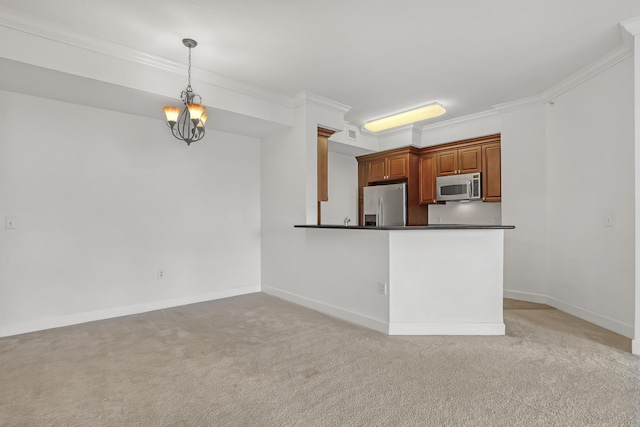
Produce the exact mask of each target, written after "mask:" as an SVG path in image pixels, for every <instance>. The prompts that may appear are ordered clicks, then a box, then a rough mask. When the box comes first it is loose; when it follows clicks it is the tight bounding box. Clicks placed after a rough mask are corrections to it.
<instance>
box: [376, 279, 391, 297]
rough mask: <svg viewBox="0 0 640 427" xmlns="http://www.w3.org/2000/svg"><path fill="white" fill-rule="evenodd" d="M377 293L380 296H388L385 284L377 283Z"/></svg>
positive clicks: (387, 287)
mask: <svg viewBox="0 0 640 427" xmlns="http://www.w3.org/2000/svg"><path fill="white" fill-rule="evenodd" d="M378 293H379V294H380V295H388V294H389V285H388V284H386V283H382V282H381V283H378Z"/></svg>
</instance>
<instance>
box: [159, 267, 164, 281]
mask: <svg viewBox="0 0 640 427" xmlns="http://www.w3.org/2000/svg"><path fill="white" fill-rule="evenodd" d="M160 279H164V270H162V269H160V270H158V280H160Z"/></svg>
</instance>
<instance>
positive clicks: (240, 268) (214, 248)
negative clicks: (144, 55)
mask: <svg viewBox="0 0 640 427" xmlns="http://www.w3.org/2000/svg"><path fill="white" fill-rule="evenodd" d="M0 107H1V108H0V110H1V111H2V112H3V114H2V115H1V116H0V132H1V138H0V218H4V217H6V216H11V217H15V218H16V222H17V229H16V230H6V229H2V230H0V234H1V238H0V335H9V334H14V333H20V332H26V331H30V330H37V329H45V328H48V327H55V326H61V325H65V324H72V323H78V322H81V321H87V320H94V319H99V318H106V317H112V316H117V315H122V314H130V313H136V312H142V311H146V310H152V309H157V308H161V307H167V306H174V305H179V304H185V303H190V302H194V301H201V300H209V299H213V298H216V297H222V296H229V295H235V294H242V293H247V292H252V291H258V290H259V289H260V202H259V198H260V186H259V185H260V184H259V182H260V148H261V146H260V141H259V140H257V139H254V138H249V137H243V136H238V135H232V134H224V133H219V132H213V131H209V132H208V133H207V135H206V136H205V139H204V140H202V141H200V142H198V143H194V144H192V145H191V146H190V147H187V146H186V145H185V144H184V143H182V142H179V141H178V140H176V139H174V138H173V137H172V136H171V134H170V132H169V130H168V128H167V127H166V125H165V124H164V123H163V122H162V121H161V120H152V119H146V118H141V117H137V116H131V115H127V114H122V113H115V112H112V111H106V110H99V109H93V108H88V107H83V106H79V105H73V104H67V103H63V102H58V101H52V100H47V99H41V98H35V97H30V96H24V95H18V94H15V93H9V92H2V93H0ZM36 118H37V119H36ZM159 268H162V269H164V270H165V272H166V278H165V279H163V280H158V277H157V276H158V269H159Z"/></svg>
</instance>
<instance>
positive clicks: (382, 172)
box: [365, 157, 387, 185]
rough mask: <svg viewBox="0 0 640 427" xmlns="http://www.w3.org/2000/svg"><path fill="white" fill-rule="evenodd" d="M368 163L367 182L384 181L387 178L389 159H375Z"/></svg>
mask: <svg viewBox="0 0 640 427" xmlns="http://www.w3.org/2000/svg"><path fill="white" fill-rule="evenodd" d="M368 163H369V167H368V173H367V180H368V181H367V182H376V181H384V180H385V179H386V177H387V158H386V157H383V158H380V159H373V160H370V161H369V162H368ZM365 185H366V184H365Z"/></svg>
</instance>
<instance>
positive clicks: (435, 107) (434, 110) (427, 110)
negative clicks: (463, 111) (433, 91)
mask: <svg viewBox="0 0 640 427" xmlns="http://www.w3.org/2000/svg"><path fill="white" fill-rule="evenodd" d="M446 112H447V110H445V109H444V107H443V106H442V105H440V104H438V103H437V102H434V103H433V104H429V105H425V106H424V107H420V108H415V109H413V110H409V111H405V112H404V113H399V114H394V115H393V116H389V117H384V118H382V119H378V120H373V121H371V122H368V123H366V124H365V125H364V128H365V129H366V130H368V131H371V132H381V131H383V130H387V129H392V128H396V127H398V126H404V125H408V124H409V123H415V122H419V121H421V120H426V119H431V118H433V117H438V116H441V115H443V114H444V113H446Z"/></svg>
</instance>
